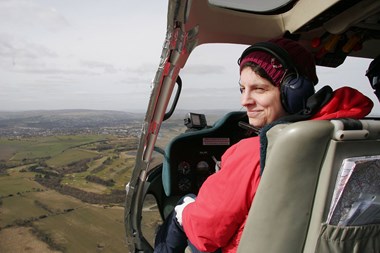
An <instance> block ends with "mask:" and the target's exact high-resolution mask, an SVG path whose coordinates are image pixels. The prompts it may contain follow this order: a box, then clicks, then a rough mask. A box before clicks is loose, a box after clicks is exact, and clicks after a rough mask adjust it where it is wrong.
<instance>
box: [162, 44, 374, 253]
mask: <svg viewBox="0 0 380 253" xmlns="http://www.w3.org/2000/svg"><path fill="white" fill-rule="evenodd" d="M239 65H240V81H239V84H240V90H241V93H242V95H241V104H242V106H244V107H245V108H246V110H247V115H248V119H249V124H250V125H252V126H254V127H257V128H264V129H265V128H267V127H268V126H270V125H272V124H275V123H276V122H281V121H289V120H293V121H294V119H298V120H299V119H306V118H311V119H331V118H336V117H350V118H362V117H364V116H365V115H367V114H368V113H369V112H370V111H371V109H372V106H373V103H372V101H371V100H370V99H368V98H367V97H365V96H364V95H362V94H361V93H359V92H358V91H356V90H354V89H351V88H348V87H344V88H341V89H338V90H337V91H335V92H334V93H330V92H324V93H323V94H324V96H322V98H321V95H320V94H315V95H314V85H315V84H316V83H317V82H318V78H317V75H316V68H315V63H314V59H313V56H312V54H311V53H310V52H309V51H307V50H306V49H305V48H303V47H302V46H301V45H300V44H299V43H297V42H295V41H292V40H289V39H284V38H280V39H274V40H271V41H269V42H266V43H257V44H255V45H253V46H251V47H249V48H248V49H247V50H245V51H244V52H243V54H242V56H241V57H240V59H239ZM327 90H328V89H327ZM324 91H326V89H325V90H324ZM315 98H317V99H316V100H317V102H318V103H308V102H309V101H310V100H313V99H315ZM313 101H314V100H313ZM310 104H312V105H313V107H309V105H310ZM316 105H318V106H319V107H316ZM260 148H262V147H261V143H260V137H259V136H256V137H252V138H247V139H244V140H241V141H240V142H238V143H237V144H235V145H233V146H232V147H230V148H229V149H228V150H227V151H226V152H225V154H224V155H223V157H222V161H221V170H220V171H219V172H217V173H215V174H213V175H212V176H210V177H209V178H208V179H207V180H206V181H205V182H204V184H203V185H202V187H201V189H200V191H199V193H198V196H197V197H196V198H195V197H191V196H186V197H185V198H184V199H183V200H182V201H181V204H179V205H177V206H176V207H175V211H174V212H173V213H172V214H171V215H170V216H169V217H168V219H167V220H166V221H165V223H164V224H163V226H162V228H161V229H160V231H159V232H158V234H157V237H156V243H155V252H183V251H184V249H185V247H186V246H187V240H188V241H189V243H190V246H191V247H192V248H193V252H214V251H217V250H218V251H219V252H220V251H221V252H223V253H225V252H228V253H230V252H236V251H237V247H238V244H239V241H240V238H241V235H242V232H243V229H244V226H245V222H246V218H247V216H248V212H249V208H250V206H251V203H252V201H253V200H254V197H255V193H256V190H257V187H258V185H259V182H260V178H261V174H262V173H263V164H262V163H260V159H261V158H262V157H261V156H262V155H263V154H262V153H263V152H262V150H261V151H260Z"/></svg>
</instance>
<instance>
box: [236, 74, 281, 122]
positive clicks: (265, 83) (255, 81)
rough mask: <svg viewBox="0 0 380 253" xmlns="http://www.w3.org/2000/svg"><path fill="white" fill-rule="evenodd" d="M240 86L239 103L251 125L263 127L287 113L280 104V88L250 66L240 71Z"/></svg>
mask: <svg viewBox="0 0 380 253" xmlns="http://www.w3.org/2000/svg"><path fill="white" fill-rule="evenodd" d="M240 88H241V92H242V93H241V104H242V106H244V107H245V108H246V110H247V115H248V119H249V124H251V125H252V126H255V127H263V126H264V125H266V124H269V123H271V122H273V121H275V120H277V119H279V118H280V117H282V116H285V115H288V113H287V112H286V111H285V110H284V108H283V107H282V104H281V98H280V89H279V88H277V87H276V86H274V85H273V84H272V83H271V82H270V81H269V80H267V79H265V78H262V77H261V76H259V75H258V74H256V73H255V72H254V71H253V70H252V69H251V68H250V67H245V68H243V70H242V71H241V73H240Z"/></svg>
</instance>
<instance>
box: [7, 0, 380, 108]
mask: <svg viewBox="0 0 380 253" xmlns="http://www.w3.org/2000/svg"><path fill="white" fill-rule="evenodd" d="M166 11H167V1H166V0H160V1H159V0H148V1H130V0H112V1H109V0H80V1H78V0H65V1H61V0H34V1H30V0H0V110H3V111H4V110H6V111H20V110H41V109H43V110H51V109H97V110H121V111H145V110H146V108H147V104H148V101H149V95H150V92H151V83H152V80H153V79H154V76H155V73H156V70H157V67H158V64H159V62H160V56H161V49H162V46H163V43H164V40H165V34H166ZM245 48H246V46H241V45H240V46H238V45H228V46H225V45H224V46H222V45H220V46H209V45H202V46H201V47H199V48H197V49H195V51H194V52H193V54H192V55H191V56H190V58H189V60H188V62H187V65H189V67H187V68H185V69H184V71H183V72H182V74H181V77H182V80H183V82H184V87H183V92H182V95H181V100H180V101H181V102H180V103H179V105H178V107H179V108H182V109H187V108H189V107H191V106H193V109H195V110H202V109H204V108H208V109H219V108H226V107H228V108H233V109H237V110H238V109H240V108H241V107H240V104H239V90H238V79H239V76H238V68H237V64H236V60H237V58H238V57H239V56H240V54H241V52H242V51H243V50H244V49H245ZM369 62H370V61H369V60H361V61H358V60H357V59H352V60H349V61H347V64H345V66H344V67H343V68H342V73H343V74H342V76H343V77H341V76H340V75H337V74H336V71H335V70H334V71H333V70H330V69H326V68H319V69H318V74H319V80H320V85H321V86H323V85H326V84H329V85H332V86H333V87H334V88H335V87H339V86H344V85H346V84H351V83H359V84H360V83H363V89H364V90H365V92H367V94H369V96H370V97H371V98H372V99H373V100H374V101H375V97H374V96H373V95H372V91H371V90H370V89H369V84H368V80H367V79H366V78H365V77H364V73H365V70H366V68H367V66H368V64H369ZM205 84H207V88H206V86H205ZM226 97H227V98H228V99H226ZM194 98H197V103H196V104H195V105H194ZM211 99H212V103H211V102H210V101H211ZM375 111H379V112H380V109H379V107H378V105H376V108H375ZM378 114H380V113H378Z"/></svg>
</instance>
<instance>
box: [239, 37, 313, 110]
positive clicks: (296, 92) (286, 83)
mask: <svg viewBox="0 0 380 253" xmlns="http://www.w3.org/2000/svg"><path fill="white" fill-rule="evenodd" d="M254 51H264V52H267V53H269V54H270V55H272V56H274V57H275V58H276V59H277V60H278V61H279V62H280V63H281V64H282V67H283V68H284V70H285V74H284V75H285V76H284V77H283V78H282V80H281V83H280V93H281V103H282V106H283V107H284V109H285V111H287V112H288V113H290V114H294V113H298V112H300V111H301V110H303V109H304V108H305V105H306V101H307V99H308V98H309V97H310V96H311V95H313V94H314V93H315V89H314V83H313V82H312V81H311V80H310V79H309V78H307V77H306V76H302V75H300V74H299V72H298V70H297V68H296V66H295V65H294V64H293V61H292V59H291V58H290V56H289V54H288V52H287V51H286V50H285V49H283V48H281V47H279V46H278V45H276V44H275V43H272V42H258V43H256V44H254V45H252V46H250V47H248V48H247V49H246V50H244V52H243V53H242V55H241V57H240V58H239V60H238V64H239V65H240V62H241V60H242V59H244V58H245V57H246V56H247V55H249V54H250V53H252V52H254Z"/></svg>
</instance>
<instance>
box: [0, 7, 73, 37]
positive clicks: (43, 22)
mask: <svg viewBox="0 0 380 253" xmlns="http://www.w3.org/2000/svg"><path fill="white" fill-rule="evenodd" d="M0 13H1V15H0V28H1V29H2V30H3V29H4V30H5V29H7V26H10V27H16V28H19V29H22V30H25V29H28V28H29V29H30V27H34V28H36V27H38V28H44V29H48V30H50V31H57V30H61V29H63V28H65V27H68V26H69V23H68V21H67V20H66V19H65V18H64V17H63V16H62V15H61V14H60V13H58V12H57V11H56V10H55V9H54V8H51V7H49V6H44V5H41V4H38V3H36V2H34V1H27V0H2V1H0Z"/></svg>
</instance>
